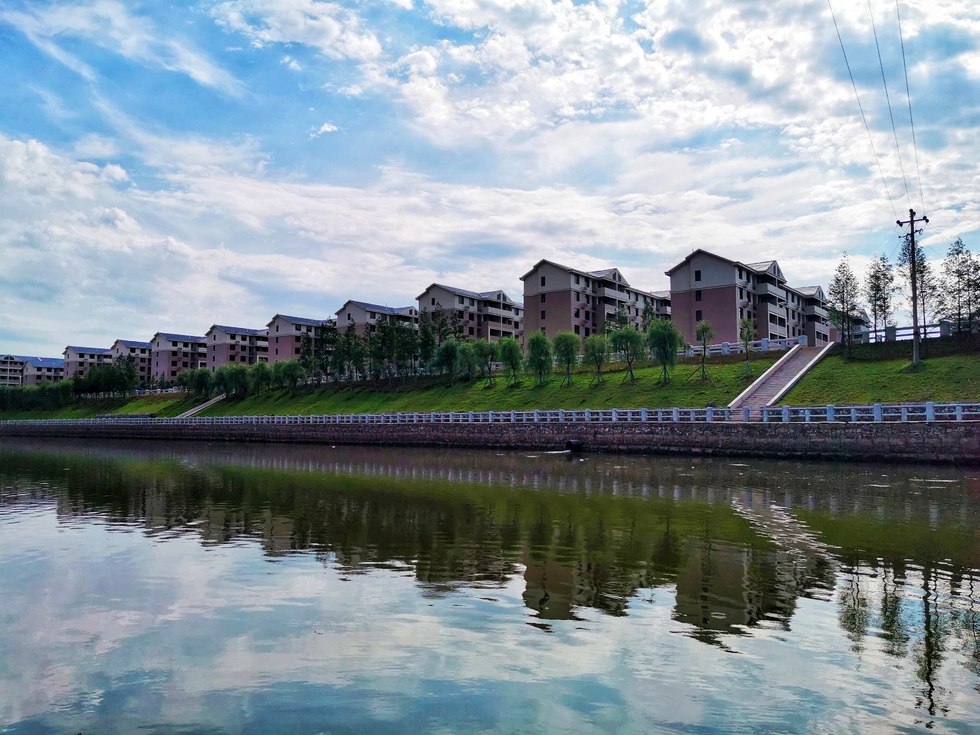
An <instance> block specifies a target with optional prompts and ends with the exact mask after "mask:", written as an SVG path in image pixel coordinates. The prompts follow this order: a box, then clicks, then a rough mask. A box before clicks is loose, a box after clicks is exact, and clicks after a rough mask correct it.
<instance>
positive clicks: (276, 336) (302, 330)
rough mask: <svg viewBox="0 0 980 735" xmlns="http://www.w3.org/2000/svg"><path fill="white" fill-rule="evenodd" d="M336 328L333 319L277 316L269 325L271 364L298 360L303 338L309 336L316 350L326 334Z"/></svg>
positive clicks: (268, 354) (269, 356)
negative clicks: (331, 328)
mask: <svg viewBox="0 0 980 735" xmlns="http://www.w3.org/2000/svg"><path fill="white" fill-rule="evenodd" d="M333 326H334V320H333V319H308V318H306V317H301V316H287V315H285V314H276V315H275V316H274V317H272V321H270V322H269V324H268V325H267V329H266V331H267V338H268V342H267V353H266V354H267V356H268V359H269V362H270V363H275V362H280V361H282V360H298V359H299V358H300V353H301V352H302V345H303V336H304V335H309V337H310V339H312V340H313V345H314V349H316V347H317V343H318V342H319V340H320V339H322V337H323V334H324V332H325V331H326V330H327V329H329V328H330V327H333Z"/></svg>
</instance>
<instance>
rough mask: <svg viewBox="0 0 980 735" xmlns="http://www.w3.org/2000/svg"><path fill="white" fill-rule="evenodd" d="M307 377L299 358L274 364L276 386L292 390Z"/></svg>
mask: <svg viewBox="0 0 980 735" xmlns="http://www.w3.org/2000/svg"><path fill="white" fill-rule="evenodd" d="M220 369H221V368H219V370H220ZM305 379H306V371H305V370H304V369H303V366H302V365H301V364H300V363H299V360H285V361H280V362H277V363H275V364H274V365H273V366H272V386H273V387H274V388H278V389H281V390H292V389H293V388H295V387H296V386H297V385H298V384H299V383H300V382H301V381H303V380H305Z"/></svg>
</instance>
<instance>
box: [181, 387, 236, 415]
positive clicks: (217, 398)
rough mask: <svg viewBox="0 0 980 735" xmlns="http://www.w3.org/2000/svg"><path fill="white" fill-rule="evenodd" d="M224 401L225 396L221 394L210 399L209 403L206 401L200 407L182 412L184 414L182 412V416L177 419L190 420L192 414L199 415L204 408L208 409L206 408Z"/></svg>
mask: <svg viewBox="0 0 980 735" xmlns="http://www.w3.org/2000/svg"><path fill="white" fill-rule="evenodd" d="M224 399H225V394H224V393H222V394H221V395H220V396H215V397H214V398H212V399H211V400H210V401H206V402H204V403H202V404H201V405H200V406H194V408H192V409H191V410H190V411H184V412H183V413H182V414H180V416H178V417H177V418H179V419H186V418H190V417H191V416H193V415H194V414H196V413H200V412H201V411H203V410H204V409H205V408H208V407H210V406H213V405H214V404H215V403H217V402H218V401H223V400H224Z"/></svg>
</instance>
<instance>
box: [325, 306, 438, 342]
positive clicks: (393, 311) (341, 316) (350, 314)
mask: <svg viewBox="0 0 980 735" xmlns="http://www.w3.org/2000/svg"><path fill="white" fill-rule="evenodd" d="M382 319H394V320H395V321H396V322H399V323H401V324H404V325H405V326H406V327H411V328H412V329H418V326H419V310H418V308H416V307H415V306H381V305H380V304H369V303H367V302H364V301H354V300H351V301H348V302H347V303H345V304H344V305H343V306H341V307H340V309H338V310H337V329H339V330H340V331H341V332H344V331H347V329H348V328H349V327H354V331H356V332H357V333H358V334H359V335H361V336H362V337H363V336H365V335H368V334H371V333H372V332H374V331H375V330H376V329H377V327H378V322H379V321H380V320H382Z"/></svg>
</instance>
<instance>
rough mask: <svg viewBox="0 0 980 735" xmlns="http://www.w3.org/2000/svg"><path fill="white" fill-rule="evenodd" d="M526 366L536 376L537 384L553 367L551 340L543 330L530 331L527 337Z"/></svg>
mask: <svg viewBox="0 0 980 735" xmlns="http://www.w3.org/2000/svg"><path fill="white" fill-rule="evenodd" d="M527 367H528V370H530V371H531V372H532V373H534V374H535V375H537V376H538V384H539V385H541V384H543V383H544V379H545V376H546V375H550V374H551V371H552V369H553V368H554V358H553V356H552V347H551V340H550V339H548V336H547V335H546V334H545V333H544V332H531V334H530V335H529V336H528V338H527Z"/></svg>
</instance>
